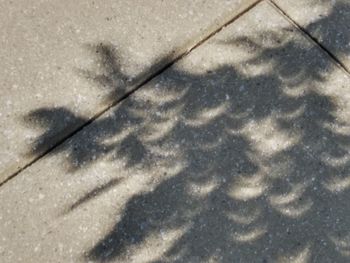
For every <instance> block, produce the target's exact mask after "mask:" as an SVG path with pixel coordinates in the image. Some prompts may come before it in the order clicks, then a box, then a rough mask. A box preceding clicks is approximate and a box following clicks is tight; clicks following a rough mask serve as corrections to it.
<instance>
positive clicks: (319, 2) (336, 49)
mask: <svg viewBox="0 0 350 263" xmlns="http://www.w3.org/2000/svg"><path fill="white" fill-rule="evenodd" d="M274 2H275V3H276V4H278V6H279V7H280V8H281V9H282V10H283V11H284V12H286V13H287V15H288V16H290V17H291V18H292V19H293V20H294V21H295V22H296V23H297V24H298V25H299V26H301V27H302V28H303V29H304V30H305V31H307V32H308V33H309V34H310V35H311V36H312V37H314V38H315V39H317V41H318V42H319V43H320V44H322V45H323V46H324V47H325V48H327V49H328V50H329V51H330V52H331V53H332V54H333V55H334V56H335V57H336V58H337V59H338V60H339V61H340V62H341V63H342V64H343V65H344V66H345V68H346V69H347V70H348V71H350V1H349V0H274Z"/></svg>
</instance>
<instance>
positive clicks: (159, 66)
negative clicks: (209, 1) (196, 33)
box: [0, 0, 264, 187]
mask: <svg viewBox="0 0 350 263" xmlns="http://www.w3.org/2000/svg"><path fill="white" fill-rule="evenodd" d="M263 1H264V0H257V1H256V2H253V3H252V4H251V5H249V6H247V7H246V8H245V9H243V10H242V11H241V12H240V13H238V14H236V15H235V16H233V17H231V18H229V19H228V20H227V21H226V22H224V23H223V24H222V25H220V26H218V27H217V28H216V29H215V30H213V31H211V32H209V33H207V34H206V35H204V36H203V37H202V39H200V40H199V41H198V42H197V43H195V44H192V45H190V46H189V47H187V48H183V47H179V48H178V49H180V50H184V52H182V53H180V54H178V55H177V56H175V57H173V58H171V57H170V58H169V56H167V57H164V58H162V59H160V60H159V62H158V63H156V65H155V66H154V67H152V69H155V70H154V73H152V74H150V75H149V76H147V75H146V77H145V79H144V80H141V81H140V83H139V84H137V85H135V87H134V88H133V89H131V90H130V91H128V92H127V93H126V94H125V95H123V96H122V97H121V98H119V99H117V100H116V101H114V102H112V103H111V104H110V105H108V106H107V107H106V108H104V109H103V110H102V111H100V112H97V113H96V114H95V115H94V116H93V117H92V118H90V119H89V120H88V121H86V122H85V123H83V124H82V125H80V126H78V127H77V128H76V129H74V130H73V131H72V132H70V133H68V134H67V135H66V136H64V137H63V138H62V139H60V140H58V142H57V143H55V144H54V145H53V146H51V147H50V148H48V149H47V150H46V151H44V152H43V153H41V154H39V155H38V156H37V157H35V158H34V159H33V160H32V161H30V162H28V163H27V164H25V165H24V166H23V167H21V168H20V169H19V170H17V171H16V172H14V173H12V174H11V175H9V176H8V177H7V178H6V179H5V180H4V181H2V182H0V187H1V186H3V185H4V184H6V183H7V182H8V181H10V180H11V179H13V178H14V177H16V176H17V175H18V174H19V173H21V172H22V171H24V170H25V169H27V168H28V167H30V166H31V165H33V164H34V163H36V162H37V161H38V160H40V159H41V158H42V157H44V156H45V155H46V154H48V153H50V152H51V151H53V150H54V149H55V148H57V147H58V146H59V145H61V144H62V143H64V142H65V141H66V140H68V139H69V138H71V137H72V136H74V135H75V134H76V133H78V132H79V131H81V130H83V129H84V128H85V127H87V126H88V125H90V124H91V123H92V122H94V121H95V120H96V119H97V118H99V117H100V116H101V115H103V114H104V113H105V112H107V111H108V110H109V109H111V108H112V107H114V106H116V105H117V104H119V103H121V102H122V101H124V100H125V99H127V98H128V97H129V96H130V95H132V94H133V93H134V92H135V91H137V90H138V89H140V88H141V87H142V86H144V85H145V84H146V83H148V82H149V81H151V80H152V79H154V78H155V77H156V76H158V75H160V74H162V73H163V72H164V71H165V70H166V69H168V68H169V67H171V66H172V65H173V64H174V63H176V62H177V61H179V60H180V59H182V58H183V57H185V56H186V55H187V54H188V53H190V52H191V51H192V50H194V49H196V48H197V47H199V46H201V45H202V44H203V43H204V42H206V41H207V40H208V39H210V38H211V37H213V36H214V35H216V34H217V33H219V32H220V31H221V30H222V29H223V28H225V27H226V26H228V25H229V24H231V23H233V22H234V21H235V20H237V19H238V18H240V17H241V16H242V15H244V14H245V13H247V12H249V11H250V10H251V9H253V8H254V7H255V6H256V5H258V4H259V3H260V2H263ZM150 71H151V70H150Z"/></svg>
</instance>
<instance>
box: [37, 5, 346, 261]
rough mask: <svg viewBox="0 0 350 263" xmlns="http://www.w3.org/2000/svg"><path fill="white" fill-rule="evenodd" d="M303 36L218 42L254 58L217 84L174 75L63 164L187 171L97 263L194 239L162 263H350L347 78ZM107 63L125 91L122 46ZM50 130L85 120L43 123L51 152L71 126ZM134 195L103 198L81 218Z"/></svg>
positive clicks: (113, 239)
mask: <svg viewBox="0 0 350 263" xmlns="http://www.w3.org/2000/svg"><path fill="white" fill-rule="evenodd" d="M335 8H337V7H335ZM341 8H342V10H344V12H345V11H346V12H349V10H350V6H348V5H347V6H344V5H343V6H341ZM331 14H332V13H331ZM326 19H327V18H325V17H323V18H321V19H320V22H319V23H325V21H326ZM310 26H312V27H317V22H314V23H313V24H312V25H310ZM320 28H322V27H320ZM298 34H300V33H298V32H297V31H296V29H294V28H293V27H292V26H291V27H288V28H282V29H281V30H280V32H275V31H269V30H266V31H265V32H260V33H257V34H256V35H255V36H254V37H251V36H244V33H242V35H243V36H234V37H232V38H231V39H229V41H220V40H218V41H216V42H215V43H214V42H211V45H218V46H221V47H223V48H227V49H235V50H240V51H241V52H243V53H245V54H249V58H248V59H246V60H245V61H243V62H241V61H240V62H239V63H236V64H235V63H232V65H231V64H227V65H226V64H225V65H221V66H218V67H217V68H214V69H210V70H207V71H206V72H205V73H191V72H188V71H186V70H181V69H179V68H178V67H176V66H173V67H171V68H169V69H168V70H166V71H165V72H163V73H162V75H161V76H159V77H158V78H157V80H156V81H154V83H153V84H154V85H153V84H151V85H149V86H146V87H142V88H141V90H140V92H136V93H135V94H133V95H132V96H130V97H129V98H127V99H126V100H125V101H124V102H123V103H122V104H121V105H118V106H117V107H115V108H113V109H112V110H111V111H110V112H109V113H108V114H105V115H103V116H102V117H101V118H99V119H97V120H96V121H94V122H93V123H92V124H91V125H89V126H88V127H87V128H86V129H84V130H82V131H81V135H79V134H78V136H75V137H73V139H71V140H70V141H69V142H67V143H65V144H63V145H62V146H60V147H59V148H57V149H55V150H54V151H53V152H52V153H51V154H57V153H58V152H61V151H64V152H68V153H69V159H68V160H69V162H70V167H71V168H70V172H73V171H74V170H76V169H79V167H81V166H87V165H92V164H94V163H95V162H97V161H98V160H99V159H100V158H102V157H104V156H105V155H107V154H108V155H111V156H113V158H111V161H115V160H124V161H125V169H131V168H133V167H136V166H140V167H143V169H144V170H145V172H146V171H147V169H146V168H147V167H150V166H152V165H154V163H155V162H156V161H155V160H158V161H159V160H161V161H164V162H163V168H165V169H168V171H169V173H171V172H172V171H173V167H174V166H173V163H174V162H175V163H182V164H183V166H182V168H181V169H180V170H179V171H178V172H176V173H175V174H173V175H171V176H167V175H164V180H163V181H161V182H159V184H157V185H156V186H155V188H154V189H153V191H149V192H142V193H139V194H136V195H134V196H133V197H132V198H131V199H130V200H129V201H128V202H127V204H126V206H125V209H124V211H123V213H122V216H121V219H120V220H119V221H117V222H115V225H114V226H113V227H112V229H111V231H110V232H109V233H108V234H107V235H106V236H104V237H102V238H101V239H100V241H99V242H98V243H97V244H96V245H95V246H94V247H92V248H91V250H90V251H88V252H87V253H86V259H87V260H93V261H98V262H108V261H113V260H117V259H119V260H120V261H121V262H128V261H129V258H128V256H129V255H128V253H127V251H128V250H129V249H132V248H133V247H136V246H142V245H143V244H144V242H145V241H146V239H147V238H148V237H149V236H151V235H156V236H158V237H159V239H161V238H162V235H163V234H162V233H168V232H171V231H175V230H181V231H182V234H181V235H180V237H178V238H177V239H176V240H174V242H173V243H172V244H171V246H170V247H169V248H168V249H167V250H166V251H164V252H163V253H162V255H161V256H160V258H159V259H158V260H154V261H152V262H211V261H212V262H349V261H350V232H349V227H350V202H349V200H350V154H349V147H350V135H349V134H348V133H346V132H341V128H342V127H343V126H345V125H349V123H347V124H346V123H343V122H342V121H339V120H338V116H337V113H338V108H339V105H338V104H337V101H336V99H335V98H334V97H332V96H330V95H327V92H326V91H323V90H328V91H329V88H327V79H328V76H329V74H331V73H332V72H333V71H334V70H336V69H337V67H336V66H335V65H334V64H333V63H332V61H330V60H329V59H328V57H327V56H326V55H324V54H322V52H321V51H320V49H319V48H318V47H316V46H314V45H311V44H310V42H308V41H307V40H306V39H303V38H301V37H294V36H296V35H298ZM199 48H202V47H199ZM99 50H100V52H99V53H98V54H100V55H101V56H102V59H103V60H104V61H105V60H106V59H105V58H103V57H105V56H107V57H110V58H113V59H107V62H106V63H105V67H106V72H109V74H110V75H106V76H102V77H101V76H99V75H97V76H96V77H94V73H93V72H86V75H87V76H89V78H91V79H93V80H94V81H97V82H98V83H103V85H105V86H107V88H112V89H113V87H114V85H116V82H115V81H114V75H115V74H116V75H118V74H119V73H118V72H120V71H119V70H118V67H119V65H118V63H117V62H116V61H117V59H116V58H114V57H113V56H112V55H110V54H112V53H113V50H110V47H109V46H108V45H105V46H103V45H100V46H99ZM344 52H347V51H344ZM265 66H266V67H265ZM262 67H264V70H263V71H259V73H257V74H250V73H249V69H251V68H253V69H255V68H256V69H258V68H262ZM108 68H109V69H108ZM242 69H247V71H246V72H245V71H244V70H242ZM247 72H248V73H247ZM84 74H85V73H84ZM333 83H334V82H333ZM339 85H342V84H339ZM344 85H348V83H347V84H346V83H344ZM344 88H346V87H345V86H344ZM40 112H45V114H40ZM61 115H63V116H61ZM64 115H65V116H64ZM43 116H44V117H43ZM46 116H60V117H59V118H65V117H70V118H76V119H78V120H80V119H79V117H77V116H75V115H74V114H73V113H70V112H68V111H66V110H64V109H59V112H57V109H52V110H49V109H45V110H38V111H36V112H34V113H31V118H33V119H36V120H39V123H41V122H43V123H44V125H43V126H45V127H48V132H47V133H44V134H43V136H42V138H39V139H38V142H37V143H36V145H38V146H40V143H41V142H42V141H43V140H45V138H46V137H47V135H46V134H50V129H55V128H56V125H58V124H55V121H54V119H51V118H47V117H46ZM45 136H46V137H45ZM116 137H117V138H118V139H116V140H114V141H113V140H112V141H109V142H108V143H106V141H107V140H109V139H112V138H116ZM48 138H49V137H48ZM38 146H37V148H38ZM155 148H156V149H160V150H158V151H155V150H154V149H155ZM34 153H35V152H34ZM169 154H170V155H171V157H169ZM169 159H171V160H170V161H169V162H168V161H167V160H169ZM167 165H168V166H167ZM120 183H121V182H120V181H119V179H113V180H112V181H110V182H108V183H107V184H105V185H103V186H100V187H99V188H97V189H94V190H92V191H91V192H89V193H87V194H86V195H85V196H83V197H82V198H81V199H79V200H78V201H76V202H75V203H74V204H73V205H72V206H71V207H70V210H73V209H75V208H76V207H78V206H79V205H81V204H83V203H86V202H88V201H89V200H91V199H92V198H94V197H95V196H98V195H99V194H101V193H103V192H104V191H106V190H108V189H111V188H112V187H115V186H116V185H117V184H120Z"/></svg>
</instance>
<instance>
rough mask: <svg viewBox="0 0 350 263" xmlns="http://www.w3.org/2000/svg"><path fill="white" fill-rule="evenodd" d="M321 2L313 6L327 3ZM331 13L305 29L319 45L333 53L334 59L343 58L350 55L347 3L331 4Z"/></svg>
mask: <svg viewBox="0 0 350 263" xmlns="http://www.w3.org/2000/svg"><path fill="white" fill-rule="evenodd" d="M329 2H332V1H327V0H321V1H319V2H316V3H314V4H315V6H317V5H322V4H325V3H327V4H328V5H329V4H330V3H329ZM333 3H334V4H333V6H332V9H331V11H330V12H329V14H328V15H326V16H320V18H319V19H318V20H317V21H316V22H314V23H311V24H310V25H309V26H308V27H307V28H306V29H307V31H309V32H310V33H312V34H313V35H314V36H315V37H316V38H317V39H318V40H319V41H320V43H321V44H322V45H323V46H325V47H326V48H328V49H330V51H331V52H334V55H335V56H336V57H340V58H343V57H344V56H345V57H346V56H348V55H349V53H350V44H349V43H350V10H349V1H347V0H337V1H334V2H333Z"/></svg>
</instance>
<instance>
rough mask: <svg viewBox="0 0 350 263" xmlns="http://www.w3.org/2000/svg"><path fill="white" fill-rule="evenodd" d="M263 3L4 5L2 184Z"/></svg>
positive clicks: (182, 0) (0, 30) (0, 12)
mask: <svg viewBox="0 0 350 263" xmlns="http://www.w3.org/2000/svg"><path fill="white" fill-rule="evenodd" d="M254 1H255V0H248V1H247V0H245V1H241V0H211V1H204V0H195V1H187V0H176V1H174V0H171V1H170V0H169V1H163V0H154V1H153V0H152V1H137V0H128V1H123V0H118V1H115V0H113V1H112V0H108V1H91V0H89V1H60V0H54V1H42V0H40V1H37V0H31V1H28V0H20V1H7V0H3V1H0V24H1V27H0V46H1V49H0V61H1V71H0V83H1V88H0V148H1V150H0V181H2V180H4V179H6V178H7V177H8V176H9V175H10V174H12V173H13V172H15V171H17V170H18V168H20V167H22V166H23V165H25V164H27V163H28V162H29V161H30V160H32V159H33V158H34V157H35V156H37V155H39V154H40V153H42V152H44V151H45V150H46V149H47V148H48V147H49V146H50V145H52V144H54V143H55V142H57V141H58V140H59V139H60V138H63V137H64V136H65V135H66V134H68V133H69V132H70V131H72V130H74V129H75V128H76V127H77V126H78V125H81V124H82V123H84V122H85V121H86V120H87V119H89V118H90V117H92V116H94V114H96V113H98V112H100V111H101V110H102V109H104V108H106V107H107V106H108V105H110V104H111V102H113V101H115V100H116V99H118V98H120V97H121V96H122V95H124V94H125V92H126V91H127V90H129V89H130V88H131V87H133V85H134V84H136V83H138V82H140V81H142V80H143V79H146V78H147V76H149V75H150V74H152V73H154V72H155V70H157V69H158V68H159V67H161V66H162V65H165V64H166V63H168V62H169V61H171V60H172V59H173V58H174V57H176V56H177V55H179V54H181V53H182V52H184V51H185V50H186V49H188V48H189V47H191V46H193V44H195V43H197V42H198V41H199V40H200V39H202V38H203V37H204V36H206V35H208V34H209V33H210V32H212V31H213V30H214V29H216V28H218V27H220V25H222V24H223V23H224V22H226V21H228V20H229V19H230V18H232V17H234V16H235V15H236V14H237V13H239V12H241V11H242V9H244V8H246V7H247V6H249V5H250V4H251V3H253V2H254ZM91 73H96V74H97V75H95V76H91ZM111 74H112V75H113V77H111ZM52 108H56V114H52V113H51V112H50V109H52ZM67 110H69V112H70V113H71V114H70V115H69V116H68V115H67V113H68V112H67ZM48 127H50V131H51V133H45V130H46V129H47V128H48ZM43 133H45V134H43ZM41 134H43V136H42V141H41V142H38V144H37V145H35V147H34V148H33V147H32V146H33V144H32V142H33V140H34V139H35V138H36V137H38V136H39V135H41Z"/></svg>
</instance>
